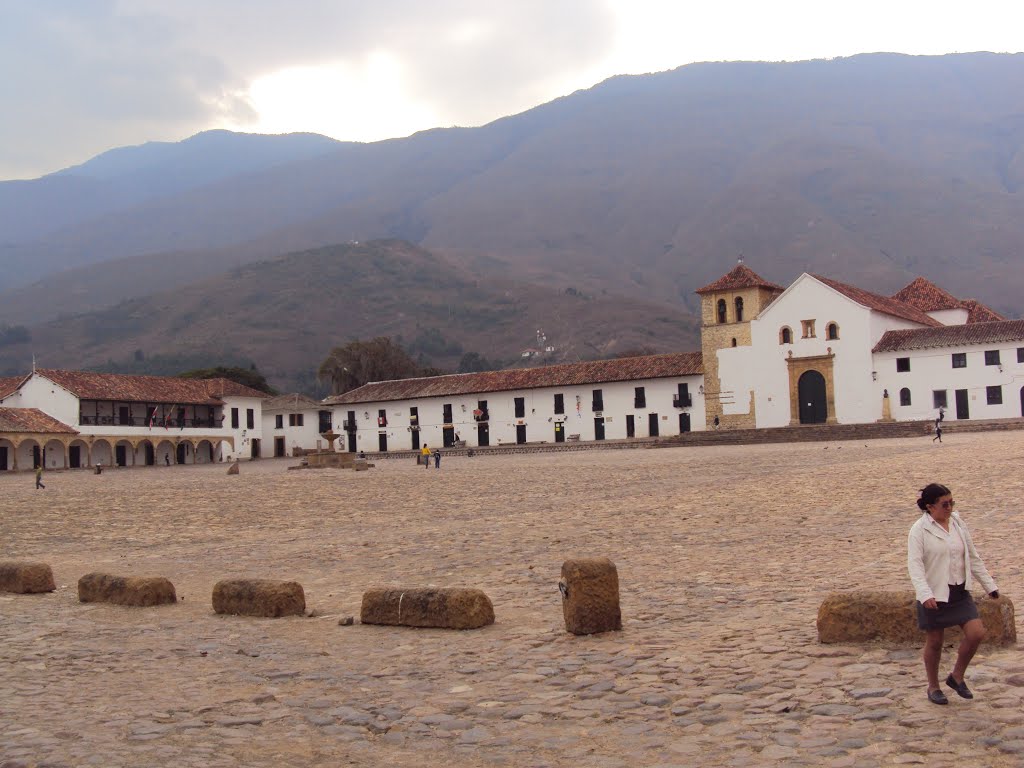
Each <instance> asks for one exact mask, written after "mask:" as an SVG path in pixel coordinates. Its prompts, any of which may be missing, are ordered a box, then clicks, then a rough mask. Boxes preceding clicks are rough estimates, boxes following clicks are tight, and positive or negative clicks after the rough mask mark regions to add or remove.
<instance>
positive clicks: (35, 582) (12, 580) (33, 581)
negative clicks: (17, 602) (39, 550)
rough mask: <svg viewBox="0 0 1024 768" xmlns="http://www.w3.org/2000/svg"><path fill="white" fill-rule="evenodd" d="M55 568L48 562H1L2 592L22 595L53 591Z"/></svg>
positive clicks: (0, 580)
mask: <svg viewBox="0 0 1024 768" xmlns="http://www.w3.org/2000/svg"><path fill="white" fill-rule="evenodd" d="M56 588H57V585H56V584H55V583H54V581H53V570H52V569H51V568H50V566H48V565H47V564H46V563H19V562H2V563H0V592H17V593H18V594H20V595H28V594H38V593H40V592H53V590H55V589H56Z"/></svg>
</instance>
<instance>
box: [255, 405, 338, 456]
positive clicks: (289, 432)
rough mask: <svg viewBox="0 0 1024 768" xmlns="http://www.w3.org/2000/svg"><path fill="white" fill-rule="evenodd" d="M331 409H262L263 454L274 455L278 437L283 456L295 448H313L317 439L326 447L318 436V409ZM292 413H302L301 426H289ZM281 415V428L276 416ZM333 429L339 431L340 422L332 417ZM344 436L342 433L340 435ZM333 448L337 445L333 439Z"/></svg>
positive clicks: (291, 453) (289, 453)
mask: <svg viewBox="0 0 1024 768" xmlns="http://www.w3.org/2000/svg"><path fill="white" fill-rule="evenodd" d="M321 410H331V409H330V408H323V409H321V408H316V409H302V408H298V409H296V408H291V409H284V410H275V411H263V437H264V438H265V439H264V443H263V456H264V457H266V458H270V457H272V456H273V455H274V441H275V440H276V439H277V438H279V437H283V438H284V449H285V456H292V455H294V454H293V451H294V449H295V448H303V449H305V450H313V449H314V448H316V446H317V441H319V442H320V444H321V447H322V448H324V449H326V448H327V441H326V440H324V439H323V438H322V437H320V432H319V431H318V428H319V426H320V411H321ZM292 414H301V415H302V426H301V427H293V426H289V423H288V422H289V416H291V415H292ZM278 416H280V417H281V424H282V427H281V429H278V428H277V426H276V424H277V417H278ZM333 426H334V431H335V432H338V433H340V432H341V431H342V429H341V422H340V421H338V420H337V417H334V420H333ZM342 438H344V435H342ZM334 445H335V448H337V446H338V442H337V441H335V444H334Z"/></svg>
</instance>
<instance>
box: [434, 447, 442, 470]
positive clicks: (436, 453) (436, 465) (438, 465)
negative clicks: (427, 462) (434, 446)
mask: <svg viewBox="0 0 1024 768" xmlns="http://www.w3.org/2000/svg"><path fill="white" fill-rule="evenodd" d="M440 468H441V452H440V451H434V469H440Z"/></svg>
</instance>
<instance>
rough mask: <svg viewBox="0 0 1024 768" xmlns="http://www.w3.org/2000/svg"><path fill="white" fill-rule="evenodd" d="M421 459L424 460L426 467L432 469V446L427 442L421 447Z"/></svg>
mask: <svg viewBox="0 0 1024 768" xmlns="http://www.w3.org/2000/svg"><path fill="white" fill-rule="evenodd" d="M420 461H422V462H423V466H424V467H426V468H427V469H430V447H429V446H428V445H427V444H426V443H424V444H423V447H422V448H420Z"/></svg>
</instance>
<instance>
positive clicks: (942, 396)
mask: <svg viewBox="0 0 1024 768" xmlns="http://www.w3.org/2000/svg"><path fill="white" fill-rule="evenodd" d="M948 406H949V400H948V399H947V398H946V390H944V389H936V390H933V391H932V408H946V407H948Z"/></svg>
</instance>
